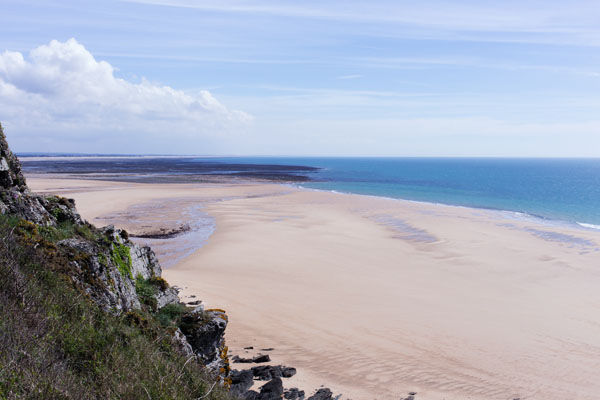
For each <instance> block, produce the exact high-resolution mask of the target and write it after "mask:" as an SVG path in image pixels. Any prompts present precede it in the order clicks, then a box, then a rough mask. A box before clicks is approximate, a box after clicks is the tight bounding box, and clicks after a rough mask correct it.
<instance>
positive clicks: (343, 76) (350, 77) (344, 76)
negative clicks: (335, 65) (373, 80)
mask: <svg viewBox="0 0 600 400" xmlns="http://www.w3.org/2000/svg"><path fill="white" fill-rule="evenodd" d="M362 77H363V76H362V75H359V74H354V75H342V76H338V77H336V79H341V80H349V79H359V78H362Z"/></svg>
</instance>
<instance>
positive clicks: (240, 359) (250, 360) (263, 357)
mask: <svg viewBox="0 0 600 400" xmlns="http://www.w3.org/2000/svg"><path fill="white" fill-rule="evenodd" d="M231 361H233V362H234V363H243V364H250V363H265V362H269V361H271V357H270V356H269V355H268V354H259V355H257V356H254V357H252V358H243V357H240V356H233V357H232V358H231Z"/></svg>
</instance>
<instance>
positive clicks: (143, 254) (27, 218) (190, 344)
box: [0, 125, 229, 383]
mask: <svg viewBox="0 0 600 400" xmlns="http://www.w3.org/2000/svg"><path fill="white" fill-rule="evenodd" d="M0 214H4V215H9V216H11V217H16V218H18V219H19V221H20V222H19V224H20V225H22V229H25V230H28V231H30V232H32V233H33V232H36V233H37V234H40V232H43V233H44V234H46V235H50V236H52V235H54V236H52V237H54V238H55V239H56V238H57V237H64V238H63V239H62V240H59V239H56V240H55V241H54V242H53V243H52V244H51V246H55V249H58V250H60V251H61V254H64V255H65V263H66V264H68V265H67V266H68V268H66V269H67V270H68V276H69V278H70V279H71V280H72V281H73V283H74V284H75V285H76V287H77V288H78V289H79V290H80V291H81V292H82V293H83V294H84V295H86V296H87V297H88V298H89V299H90V300H92V301H94V302H95V303H96V304H98V306H100V307H101V308H102V309H103V310H104V311H106V312H108V313H111V314H115V315H119V314H123V313H128V312H133V313H135V312H139V311H141V310H147V311H148V312H150V313H158V312H159V311H160V310H161V309H163V308H165V307H167V306H173V307H172V308H173V309H174V310H175V311H174V312H176V313H180V314H181V319H180V322H177V323H178V326H174V327H173V337H172V341H171V342H172V344H173V346H174V347H175V348H176V349H178V350H179V352H180V353H181V354H183V355H184V356H186V357H189V358H192V359H195V360H196V361H197V362H199V363H201V364H203V365H205V366H207V367H208V368H210V369H212V370H214V371H215V372H216V373H217V374H218V375H219V376H220V377H221V378H222V382H224V383H227V382H228V380H229V378H228V375H229V360H228V358H227V347H226V346H225V339H224V333H225V328H226V327H227V315H226V314H225V311H223V310H208V311H204V309H203V308H202V307H201V306H200V307H196V308H195V309H193V310H192V309H188V308H186V307H185V305H184V304H183V303H181V302H180V299H179V297H178V291H177V290H176V289H175V288H173V287H170V286H169V284H168V283H167V282H166V281H165V280H164V279H162V278H161V273H162V269H161V267H160V264H159V262H158V259H157V258H156V255H155V254H154V252H153V251H152V249H150V247H147V246H138V245H136V244H135V243H133V242H131V241H130V240H129V236H128V234H127V232H125V231H123V230H120V229H115V228H114V227H112V226H108V227H105V228H102V229H98V228H96V227H94V226H93V225H91V224H89V223H87V222H85V221H83V220H82V219H81V216H80V215H79V213H78V212H77V210H76V208H75V202H74V201H73V200H70V199H65V198H61V197H57V196H41V195H37V194H34V193H31V192H30V191H29V189H28V188H27V185H26V182H25V178H24V177H23V174H22V172H21V165H20V163H19V160H18V159H17V157H16V156H15V155H14V154H13V153H12V151H11V150H10V148H9V147H8V143H7V142H6V138H5V136H4V132H3V130H2V126H1V125H0ZM171 311H172V310H171Z"/></svg>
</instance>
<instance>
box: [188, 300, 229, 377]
mask: <svg viewBox="0 0 600 400" xmlns="http://www.w3.org/2000/svg"><path fill="white" fill-rule="evenodd" d="M226 327H227V314H225V311H223V310H206V311H204V308H203V307H202V306H199V307H196V309H194V311H192V312H190V313H187V314H185V315H184V316H183V317H182V319H181V323H180V325H179V328H180V329H181V332H183V334H184V335H185V337H186V338H187V341H188V342H189V343H190V345H191V346H192V349H194V353H195V354H196V355H197V356H198V358H199V359H200V360H201V361H202V363H203V364H205V365H207V366H208V367H209V368H212V369H214V370H217V371H220V372H223V373H225V372H229V359H228V358H227V347H226V346H225V339H224V337H223V335H224V333H225V328H226Z"/></svg>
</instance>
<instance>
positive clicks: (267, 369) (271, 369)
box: [252, 365, 296, 381]
mask: <svg viewBox="0 0 600 400" xmlns="http://www.w3.org/2000/svg"><path fill="white" fill-rule="evenodd" d="M252 373H253V374H254V377H255V378H256V379H258V380H259V381H268V380H271V379H273V378H291V377H292V376H294V375H296V368H292V367H284V366H281V365H277V366H272V365H261V366H258V367H252Z"/></svg>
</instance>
